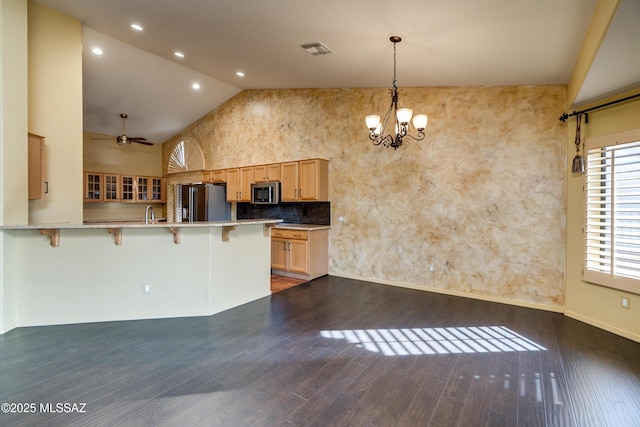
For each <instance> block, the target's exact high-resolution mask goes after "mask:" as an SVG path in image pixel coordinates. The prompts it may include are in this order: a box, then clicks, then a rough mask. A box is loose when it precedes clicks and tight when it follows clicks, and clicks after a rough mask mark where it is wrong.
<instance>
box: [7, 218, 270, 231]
mask: <svg viewBox="0 0 640 427" xmlns="http://www.w3.org/2000/svg"><path fill="white" fill-rule="evenodd" d="M280 222H282V220H281V219H270V218H264V219H240V220H236V221H202V222H164V221H157V220H156V221H155V222H151V223H149V224H145V222H144V220H131V221H119V220H106V221H102V222H93V221H91V222H86V223H84V224H70V223H65V222H58V223H47V224H23V225H3V226H0V228H2V229H6V230H41V229H92V228H204V227H235V226H239V225H255V224H274V225H275V224H278V223H280Z"/></svg>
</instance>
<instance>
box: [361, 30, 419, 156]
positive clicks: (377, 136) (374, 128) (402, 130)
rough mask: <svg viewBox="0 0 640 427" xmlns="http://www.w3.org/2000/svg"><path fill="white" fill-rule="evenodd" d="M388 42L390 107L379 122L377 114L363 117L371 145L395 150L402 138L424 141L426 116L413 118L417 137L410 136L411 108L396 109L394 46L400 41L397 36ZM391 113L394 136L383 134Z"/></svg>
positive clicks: (396, 88)
mask: <svg viewBox="0 0 640 427" xmlns="http://www.w3.org/2000/svg"><path fill="white" fill-rule="evenodd" d="M389 40H391V42H392V43H393V88H392V89H389V92H390V93H391V105H390V106H389V110H387V114H385V116H384V119H382V121H380V116H379V115H377V114H371V115H368V116H366V117H365V123H366V124H367V128H369V139H370V140H371V141H373V145H383V146H384V147H393V149H394V150H397V149H398V147H400V146H401V145H402V140H403V138H411V139H413V140H415V141H422V140H423V139H424V129H425V128H426V127H427V120H428V118H427V115H426V114H417V115H415V116H414V117H413V127H415V128H416V130H417V132H418V133H417V135H411V134H410V133H409V131H410V130H411V125H410V122H411V116H413V110H412V109H411V108H399V107H398V81H397V80H396V44H397V43H400V42H401V41H402V39H401V38H400V37H398V36H391V37H389ZM392 111H393V117H394V118H395V131H394V133H395V135H394V134H391V133H387V134H385V130H386V128H387V124H388V123H389V119H390V118H391V112H392Z"/></svg>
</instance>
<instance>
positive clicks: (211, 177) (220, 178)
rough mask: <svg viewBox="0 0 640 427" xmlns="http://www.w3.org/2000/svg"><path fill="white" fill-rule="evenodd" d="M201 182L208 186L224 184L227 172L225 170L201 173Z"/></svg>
mask: <svg viewBox="0 0 640 427" xmlns="http://www.w3.org/2000/svg"><path fill="white" fill-rule="evenodd" d="M202 182H204V183H210V184H224V183H226V182H227V171H226V169H216V170H212V171H203V172H202Z"/></svg>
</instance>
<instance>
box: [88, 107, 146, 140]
mask: <svg viewBox="0 0 640 427" xmlns="http://www.w3.org/2000/svg"><path fill="white" fill-rule="evenodd" d="M120 117H122V135H118V136H117V137H115V139H116V142H117V143H118V145H127V144H129V145H130V144H131V143H132V142H135V143H137V144H144V145H153V142H149V141H147V138H140V137H133V136H127V134H126V133H125V126H124V125H125V120H126V119H127V117H129V116H128V115H127V114H125V113H122V114H120ZM113 138H114V137H111V138H92V139H96V140H113Z"/></svg>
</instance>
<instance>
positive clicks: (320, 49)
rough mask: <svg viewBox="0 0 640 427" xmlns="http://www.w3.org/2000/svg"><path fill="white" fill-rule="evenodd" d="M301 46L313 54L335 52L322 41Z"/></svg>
mask: <svg viewBox="0 0 640 427" xmlns="http://www.w3.org/2000/svg"><path fill="white" fill-rule="evenodd" d="M300 47H301V48H303V49H304V50H306V51H307V52H309V53H310V54H311V55H314V56H315V55H328V54H330V53H333V51H332V50H331V49H329V48H328V47H326V46H325V45H323V44H322V43H320V42H315V43H307V44H301V45H300Z"/></svg>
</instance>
